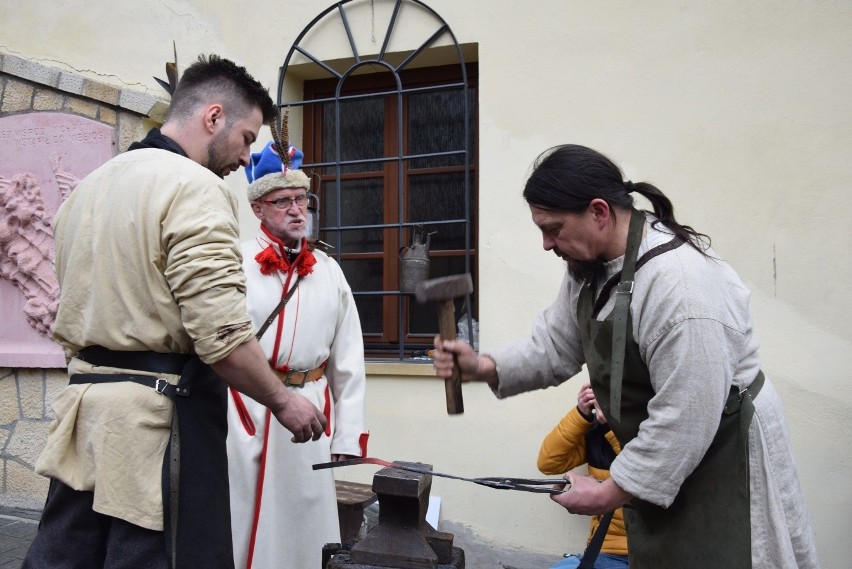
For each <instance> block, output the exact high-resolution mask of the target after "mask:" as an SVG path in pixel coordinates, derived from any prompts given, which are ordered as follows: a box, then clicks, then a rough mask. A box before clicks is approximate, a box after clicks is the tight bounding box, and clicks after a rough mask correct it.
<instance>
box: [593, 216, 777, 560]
mask: <svg viewBox="0 0 852 569" xmlns="http://www.w3.org/2000/svg"><path fill="white" fill-rule="evenodd" d="M644 219H645V218H644V214H642V213H640V212H637V211H635V210H634V211H633V213H632V218H631V227H630V233H629V235H628V246H627V251H628V252H627V254H625V259H624V268H623V269H622V274H621V280H620V282H619V285H618V287H617V289H616V291H617V292H616V294H624V295H628V298H627V302H626V303H625V302H619V299H616V307H617V309H618V307H619V305H621V307H622V308H621V310H622V311H626V314H624V313H623V312H622V314H620V315H618V314H611V315H610V316H609V317H607V319H606V320H603V321H599V320H596V319H595V318H594V314H593V313H594V311H595V304H596V303H595V299H594V289H593V288H592V287H591V286H589V285H588V284H584V285H583V288H582V291H581V293H580V298H579V302H578V306H577V317H578V322H579V323H580V328H581V337H582V342H583V352H584V354H585V357H586V364H587V366H588V370H589V376H590V378H591V384H592V389H593V391H594V393H595V397H596V398H597V400H598V403H599V404H600V406H601V409H602V410H603V412H604V414H605V415H606V417H607V419H608V422H609V425H610V427H611V428H612V430H613V431H614V432H615V434H616V437H617V438H618V440H619V442H620V443H621V445H622V447H624V446H626V445H627V444H629V443H630V441H631V440H633V438H634V437H636V435H637V434H638V432H639V425H640V423H641V422H642V421H643V420H645V419H646V418H647V417H648V402H649V401H650V400H651V398H652V397H653V396H654V389H653V387H652V385H651V380H650V374H649V372H648V367H647V366H646V365H645V362H643V361H642V358H641V356H640V352H639V346H638V344H637V343H636V341H635V340H634V338H633V324H632V318H631V315H630V310H629V295H630V294H631V293H632V275H633V272H634V269H635V268H636V266H637V258H636V256H637V253H636V252H637V251H638V248H639V243H640V242H641V238H642V229H643V226H644ZM674 246H677V245H676V244H675V245H674ZM671 248H672V246H671V245H670V246H669V247H668V249H671ZM659 249H665V246H662V247H661V248H658V250H657V253H656V254H659ZM662 252H665V251H662ZM653 253H654V250H652V251H649V252H648V253H646V255H644V256H643V259H642V260H640V266H641V263H642V262H644V261H646V260H648V259H647V258H645V257H648V256H649V255H651V256H654V255H653ZM625 276H627V277H628V278H627V279H625V278H624V277H625ZM611 288H612V287H609V289H608V290H611ZM603 300H605V299H603ZM603 304H604V302H602V301H601V300H599V301H598V302H597V306H598V307H600V306H602V305H603ZM613 312H615V310H614V311H613ZM619 318H621V319H622V320H621V321H622V322H623V325H624V326H625V327H626V341H624V343H623V345H624V352H623V354H622V355H623V360H622V361H623V377H622V378H614V377H611V375H612V374H611V371H612V368H613V366H612V361H613V336H614V335H615V334H616V333H617V332H616V331H615V330H614V328H616V327H615V326H614V321H616V320H618V319H619ZM622 333H624V332H622ZM684 356H685V357H688V354H684ZM762 382H763V376H762V374H760V375H759V376H758V379H756V380H755V382H754V383H753V384H752V386H751V387H750V388H749V390H748V392H747V393H745V394H741V393H739V392H738V391H737V390H736V389H732V391H731V394H730V396H729V397H728V401H727V404H726V407H725V411H724V413H723V415H722V417H721V421H720V424H719V430H718V432H717V433H716V436H715V438H714V439H713V442H712V443H711V445H710V448H709V449H708V450H707V453H706V454H705V456H704V458H703V459H702V461H701V462H700V464H699V465H698V466H697V467H696V469H695V471H693V473H692V474H690V475H689V477H687V479H686V480H685V481H684V483H683V485H682V486H681V488H680V491H679V493H678V495H677V497H676V498H675V500H674V502H673V503H672V504H671V506H669V507H668V508H661V507H659V506H656V505H654V504H651V503H649V502H645V501H643V500H639V499H634V500H632V501H631V502H630V503H629V504H627V505H625V506H624V519H625V523H626V526H627V543H628V555H629V558H630V567H631V569H683V568H685V567H689V568H691V569H696V568H698V569H700V568H705V567H706V568H708V569H710V568H713V569H718V568H722V567H724V568H725V569H749V568H750V567H751V524H750V516H749V491H748V450H747V440H748V439H747V435H748V424H749V422H750V419H751V415H752V413H753V411H754V406H753V404H752V403H751V397H752V396H756V394H757V391H759V389H760V387H761V386H762ZM614 392H615V393H616V394H618V395H619V397H618V405H617V406H615V407H616V409H613V407H614V406H613V405H612V401H611V396H612V395H613V393H614ZM743 395H747V396H745V397H743ZM618 407H620V409H618ZM611 410H614V411H616V413H615V414H614V416H613V415H611V414H610V411H611ZM741 411H742V412H741ZM672 436H676V434H672ZM662 466H663V467H664V466H665V465H662ZM665 475H666V473H665V472H661V473H660V476H665Z"/></svg>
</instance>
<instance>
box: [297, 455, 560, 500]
mask: <svg viewBox="0 0 852 569" xmlns="http://www.w3.org/2000/svg"><path fill="white" fill-rule="evenodd" d="M355 464H376V465H378V466H384V467H385V468H396V469H398V470H405V471H408V472H416V473H418V474H428V475H430V476H440V477H441V478H451V479H453V480H462V481H464V482H473V483H474V484H480V485H482V486H487V487H489V488H495V489H497V490H520V491H523V492H538V493H540V494H562V493H563V492H565V491H567V490H568V487H569V486H570V485H569V484H568V481H567V480H564V479H562V478H556V479H536V478H501V477H498V476H493V477H488V478H466V477H464V476H456V475H455V474H446V473H444V472H433V471H432V470H429V469H427V468H420V467H417V466H412V465H410V464H403V463H399V462H389V461H387V460H382V459H380V458H369V457H365V458H352V459H349V460H339V461H337V462H322V463H320V464H314V465H313V469H314V470H322V469H325V468H337V467H339V466H352V465H355ZM553 486H561V487H563V489H559V488H554V487H553Z"/></svg>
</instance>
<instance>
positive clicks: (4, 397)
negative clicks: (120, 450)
mask: <svg viewBox="0 0 852 569" xmlns="http://www.w3.org/2000/svg"><path fill="white" fill-rule="evenodd" d="M164 96H165V93H164ZM167 111H168V103H167V102H166V101H165V100H161V99H158V98H156V97H153V96H151V95H148V94H146V93H141V92H137V91H132V90H129V89H124V88H120V87H115V86H113V85H109V84H106V83H101V82H98V81H94V80H92V79H89V78H86V77H83V76H80V75H77V74H75V73H73V72H68V71H63V70H59V69H55V68H52V67H48V66H45V65H42V64H40V63H36V62H33V61H29V60H26V59H24V58H21V57H18V56H13V55H8V54H3V53H0V118H2V117H5V116H9V115H13V114H18V113H33V112H54V113H55V112H60V113H68V114H72V115H77V116H83V117H86V118H89V119H93V120H96V121H99V122H101V123H103V124H106V125H110V126H112V127H115V133H116V135H115V136H116V139H117V140H115V144H114V145H113V147H114V148H116V149H117V150H118V151H119V152H121V151H124V150H126V149H127V147H128V146H130V144H131V143H132V142H133V141H135V140H139V139H141V138H142V137H143V136H144V135H145V132H146V131H147V130H148V128H150V127H152V126H157V125H159V124H160V123H161V122H162V121H163V119H164V118H165V114H166V112H167ZM67 382H68V378H67V375H66V372H65V370H64V369H40V368H9V367H0V506H5V507H10V508H19V509H27V510H39V509H41V507H42V506H43V504H44V499H45V496H46V494H47V486H48V481H47V479H46V478H44V477H42V476H39V475H38V474H36V473H35V471H34V464H35V461H36V458H37V457H38V455H39V453H40V452H41V450H42V448H44V443H45V440H46V438H47V433H48V429H49V427H50V422H51V421H52V420H53V417H54V415H53V411H52V409H51V401H52V400H53V398H54V397H55V396H56V394H57V393H59V392H60V391H61V390H62V388H63V387H64V386H65V385H66V384H67Z"/></svg>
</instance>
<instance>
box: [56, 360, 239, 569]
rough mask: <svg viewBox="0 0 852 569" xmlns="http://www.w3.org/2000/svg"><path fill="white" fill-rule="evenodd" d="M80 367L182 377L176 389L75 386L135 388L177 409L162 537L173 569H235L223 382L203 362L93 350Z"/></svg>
mask: <svg viewBox="0 0 852 569" xmlns="http://www.w3.org/2000/svg"><path fill="white" fill-rule="evenodd" d="M79 357H80V359H83V360H84V361H87V362H89V363H92V364H94V365H102V366H109V367H118V368H124V369H138V370H143V371H149V372H160V373H170V374H180V380H179V381H178V384H177V386H170V385H167V384H166V382H165V381H164V380H157V379H156V378H153V377H151V376H140V375H132V374H108V375H105V374H76V375H74V376H72V377H71V382H72V383H102V382H113V381H132V382H135V383H141V384H143V385H149V386H150V387H152V388H154V389H157V390H158V391H160V392H161V393H163V395H164V396H168V397H169V398H170V399H171V400H172V401H173V402H174V404H175V413H174V418H173V420H172V432H171V436H170V440H169V444H168V445H167V446H166V454H165V457H164V459H163V510H164V534H165V540H166V548H167V553H168V556H169V561H170V563H171V566H172V568H173V569H196V568H201V567H203V568H205V569H233V568H234V554H233V543H232V541H231V510H230V502H229V493H228V457H227V450H226V446H225V440H226V437H227V434H228V422H227V411H228V399H227V387H226V385H225V382H224V381H222V379H221V378H219V376H217V375H216V373H215V372H214V371H213V369H212V368H211V367H210V366H208V365H206V364H204V363H202V362H201V360H200V359H198V357H197V356H186V355H181V354H158V353H155V352H116V351H111V350H106V349H104V348H101V347H99V346H93V347H90V348H85V349H84V350H81V354H80V356H79Z"/></svg>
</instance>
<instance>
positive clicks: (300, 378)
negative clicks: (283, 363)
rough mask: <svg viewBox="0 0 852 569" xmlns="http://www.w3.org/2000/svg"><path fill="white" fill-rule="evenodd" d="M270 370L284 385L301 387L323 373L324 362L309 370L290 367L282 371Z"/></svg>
mask: <svg viewBox="0 0 852 569" xmlns="http://www.w3.org/2000/svg"><path fill="white" fill-rule="evenodd" d="M272 372H273V373H274V374H275V375H276V376H278V379H280V380H281V381H282V382H283V383H284V385H289V386H291V387H302V386H303V385H305V384H306V383H307V382H309V381H316V380H318V379H319V378H321V377H322V376H323V375H325V363H323V364H322V365H321V366H319V367H318V368H314V369H309V370H300V369H291V370H289V371H287V372H282V371H278V370H277V369H274V370H272Z"/></svg>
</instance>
